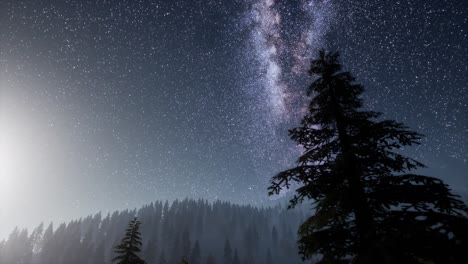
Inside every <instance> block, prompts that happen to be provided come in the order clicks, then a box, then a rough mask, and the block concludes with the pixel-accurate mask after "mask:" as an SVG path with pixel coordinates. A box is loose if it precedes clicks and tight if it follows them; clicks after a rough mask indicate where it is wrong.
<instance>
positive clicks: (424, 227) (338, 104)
mask: <svg viewBox="0 0 468 264" xmlns="http://www.w3.org/2000/svg"><path fill="white" fill-rule="evenodd" d="M338 57H339V55H338V53H325V52H324V51H321V52H320V53H319V58H318V59H317V60H314V61H312V65H311V69H310V71H309V73H310V74H311V75H314V76H316V77H317V78H316V80H315V81H314V82H313V83H312V85H311V86H310V87H309V89H308V91H307V94H308V96H312V97H313V98H312V101H311V103H310V105H309V108H308V110H309V112H308V114H306V115H305V116H304V118H303V120H302V122H301V126H300V127H298V128H294V129H292V130H290V136H291V138H292V139H293V140H294V141H296V142H297V144H299V145H301V146H302V147H303V149H304V153H303V154H302V155H301V156H300V157H299V159H298V160H297V167H295V168H292V169H290V170H286V171H283V172H281V173H279V174H278V175H276V176H274V177H273V178H272V182H271V186H270V188H269V189H270V194H275V193H276V194H277V193H279V192H280V190H281V189H282V188H289V187H290V186H291V184H293V183H295V184H299V185H300V187H299V188H298V189H297V190H296V195H295V196H294V198H293V199H292V200H291V203H290V206H291V207H294V206H295V205H297V204H298V203H301V202H302V201H303V200H304V199H312V201H313V204H314V207H315V210H316V211H315V214H314V215H313V216H312V217H310V218H309V219H307V220H306V221H305V222H304V223H303V224H302V225H301V227H300V228H299V241H298V242H299V250H300V254H301V255H302V256H303V258H305V259H308V258H310V257H312V256H313V255H317V256H319V257H320V258H321V261H320V263H444V264H445V263H462V262H461V261H462V257H461V256H462V255H461V254H462V253H463V252H462V250H463V249H465V250H466V248H468V247H467V230H468V228H467V227H468V221H467V219H466V213H467V208H466V206H465V205H464V204H463V202H461V201H460V200H459V199H458V197H457V196H455V195H453V194H451V193H450V190H449V189H448V186H447V185H445V184H444V183H443V182H442V181H441V180H439V179H436V178H432V177H428V176H422V175H416V174H409V173H408V172H409V171H411V170H414V169H417V168H420V167H424V165H423V164H421V163H419V162H417V161H416V160H414V159H411V158H409V157H406V156H405V155H403V154H402V153H401V152H400V151H399V149H401V148H403V147H406V146H411V145H414V144H418V141H419V140H420V139H421V137H422V136H421V135H420V134H418V133H416V132H413V131H410V130H408V129H407V127H405V126H404V125H403V124H401V123H398V122H396V121H393V120H381V119H379V117H380V116H381V114H380V113H377V112H372V111H364V110H362V109H361V107H362V100H361V99H360V98H359V96H360V95H361V93H362V92H363V90H364V88H363V87H362V86H361V85H359V84H356V83H354V78H353V77H352V75H351V74H350V73H348V72H342V71H341V65H340V64H339V62H338Z"/></svg>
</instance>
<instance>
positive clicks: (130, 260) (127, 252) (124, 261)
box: [112, 217, 145, 264]
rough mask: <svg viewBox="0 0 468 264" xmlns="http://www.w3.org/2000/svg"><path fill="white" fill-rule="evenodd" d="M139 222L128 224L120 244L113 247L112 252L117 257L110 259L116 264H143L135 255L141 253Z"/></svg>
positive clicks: (135, 220)
mask: <svg viewBox="0 0 468 264" xmlns="http://www.w3.org/2000/svg"><path fill="white" fill-rule="evenodd" d="M140 224H141V223H140V221H138V220H137V218H136V217H135V219H133V220H132V221H130V223H129V224H128V228H127V230H126V231H125V236H124V238H123V239H122V240H121V241H120V244H119V245H117V246H116V247H115V250H114V252H115V253H117V254H118V255H117V256H116V257H115V258H114V259H112V261H113V262H114V261H115V262H117V264H143V263H145V262H144V261H143V260H142V259H141V258H140V257H139V256H138V255H137V253H138V252H140V251H141V249H140V247H141V246H142V243H141V233H140V230H139V229H140Z"/></svg>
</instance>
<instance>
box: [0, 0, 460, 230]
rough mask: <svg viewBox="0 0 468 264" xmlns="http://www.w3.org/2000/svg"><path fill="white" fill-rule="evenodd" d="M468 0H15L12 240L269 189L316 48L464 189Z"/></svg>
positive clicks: (6, 151) (4, 183) (5, 104)
mask: <svg viewBox="0 0 468 264" xmlns="http://www.w3.org/2000/svg"><path fill="white" fill-rule="evenodd" d="M467 10H468V4H467V2H466V1H464V0H452V1H449V0H437V1H436V0H432V1H427V0H414V1H410V0H401V1H391V2H387V1H374V0H348V1H344V0H341V1H340V0H298V1H287V0H232V1H222V0H219V1H218V0H92V1H91V0H63V1H58V0H44V1H36V0H25V1H20V0H3V1H1V2H0V151H1V152H0V165H1V166H0V226H1V228H0V238H1V237H4V236H5V235H6V234H7V233H9V232H10V230H11V229H12V228H13V227H14V226H15V225H19V226H23V227H31V226H34V225H37V224H38V223H40V222H41V221H50V220H53V221H55V222H59V221H65V220H68V219H71V218H76V217H80V216H84V215H87V214H90V213H95V212H98V211H107V210H115V209H123V208H128V207H135V206H140V205H142V204H145V203H149V202H151V201H154V200H157V199H163V200H166V199H169V200H172V199H176V198H185V197H193V198H205V199H209V200H214V199H222V200H227V201H231V202H236V203H244V204H245V203H249V204H254V205H264V204H268V203H270V202H271V199H272V198H268V197H267V191H266V188H267V186H268V181H269V179H270V178H271V176H273V175H274V174H275V173H277V172H279V171H280V170H283V169H286V168H289V167H291V166H293V165H294V160H295V158H296V157H297V156H298V155H299V153H300V148H299V147H297V146H295V145H294V143H293V142H292V141H291V140H289V138H288V136H287V129H289V128H292V127H294V126H295V125H297V124H298V122H299V120H300V118H301V116H302V115H303V114H304V107H305V105H306V103H307V100H308V99H307V98H306V97H305V89H306V88H307V86H308V84H310V82H311V80H312V79H311V78H310V77H309V76H308V75H307V73H306V72H307V69H308V66H309V63H310V59H311V58H313V57H314V55H315V54H316V53H317V51H318V50H319V49H320V48H325V49H328V50H335V51H336V50H337V51H340V52H341V55H342V56H341V59H342V62H343V64H344V67H345V69H346V70H349V71H351V72H352V73H353V74H354V75H355V76H356V77H357V81H358V82H359V83H361V84H363V85H364V86H365V87H366V89H367V90H366V92H365V93H364V95H363V97H364V100H365V103H366V107H367V108H369V109H372V110H376V111H382V112H384V114H385V115H384V116H385V117H386V118H394V119H396V120H398V121H401V122H404V123H405V124H407V125H408V126H410V127H411V128H412V129H414V130H416V131H418V132H421V133H423V134H425V135H426V138H425V139H424V140H423V141H422V145H421V146H419V147H416V148H412V149H407V150H406V149H405V150H403V151H405V152H406V153H408V154H409V155H412V156H413V157H415V158H417V159H418V160H420V161H422V162H423V163H425V164H426V165H428V166H429V168H428V169H425V170H424V171H423V172H424V173H426V174H428V175H432V176H437V177H440V178H442V179H443V180H445V181H446V182H447V183H449V184H450V185H451V187H452V188H453V189H454V190H455V191H456V192H457V193H460V194H462V195H464V196H465V197H468V163H467V162H468V149H467V146H468V137H467V133H468V88H467V83H468V11H467Z"/></svg>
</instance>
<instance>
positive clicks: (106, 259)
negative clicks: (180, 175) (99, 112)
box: [0, 199, 305, 264]
mask: <svg viewBox="0 0 468 264" xmlns="http://www.w3.org/2000/svg"><path fill="white" fill-rule="evenodd" d="M135 216H137V217H138V221H139V222H141V225H140V226H139V231H141V242H142V245H141V246H140V247H139V249H140V250H141V252H139V253H138V256H139V257H141V259H143V260H144V261H145V262H146V263H148V264H153V263H154V264H175V263H181V260H182V258H185V259H186V261H187V262H188V263H190V264H205V263H210V264H224V263H225V264H250V263H252V264H253V263H268V264H272V263H302V261H301V259H300V257H299V256H298V254H297V251H298V248H297V246H296V229H297V228H298V226H299V224H300V223H301V222H302V221H303V220H304V219H305V214H304V211H303V210H302V209H301V210H299V209H298V210H295V211H291V210H287V209H286V208H285V207H284V206H280V205H278V206H275V207H265V208H258V207H253V206H249V205H236V204H232V203H228V202H222V201H215V202H213V203H210V202H208V201H206V200H193V199H185V200H175V201H174V202H172V203H169V202H167V201H166V202H162V201H157V202H154V203H151V204H148V205H145V206H143V207H141V208H140V209H138V210H137V209H134V210H123V211H115V212H113V213H109V214H107V215H104V216H103V215H102V214H101V213H98V214H95V215H91V216H87V217H84V218H82V219H78V220H73V221H70V222H68V223H61V224H59V225H57V226H54V224H53V223H50V224H48V225H44V224H40V225H39V226H38V227H36V228H35V229H34V230H32V231H31V232H29V231H28V230H27V229H18V228H16V229H14V230H13V231H12V232H11V234H10V235H9V237H8V238H7V239H6V240H4V241H2V242H0V263H1V264H11V263H34V264H52V263H71V264H73V263H77V264H78V263H93V264H104V263H112V259H113V258H115V257H116V256H118V255H119V254H118V253H116V252H115V251H116V248H117V247H118V245H119V244H120V243H121V242H122V240H123V238H125V234H126V232H127V231H128V227H129V222H130V223H131V221H133V220H134V218H135Z"/></svg>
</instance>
